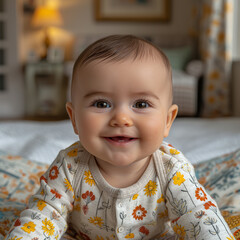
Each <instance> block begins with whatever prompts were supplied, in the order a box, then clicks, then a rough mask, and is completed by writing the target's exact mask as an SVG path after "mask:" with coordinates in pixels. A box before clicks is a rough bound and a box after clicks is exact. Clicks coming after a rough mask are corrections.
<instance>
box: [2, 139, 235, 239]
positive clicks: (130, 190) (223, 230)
mask: <svg viewBox="0 0 240 240" xmlns="http://www.w3.org/2000/svg"><path fill="white" fill-rule="evenodd" d="M68 226H71V228H73V229H74V230H75V231H76V232H77V234H78V235H79V236H80V238H81V239H96V240H104V239H109V240H111V239H136V240H138V239H139V240H140V239H201V240H203V239H207V240H210V239H226V240H227V239H229V240H230V239H234V237H233V236H232V234H231V232H230V229H229V228H228V226H227V224H226V222H225V221H224V219H223V217H222V216H221V214H220V211H219V209H218V207H217V205H216V202H215V201H214V200H213V199H212V198H211V197H210V196H209V195H208V194H207V192H206V191H205V189H204V188H203V187H202V186H201V185H200V184H199V183H198V181H197V179H196V177H195V173H194V169H193V167H192V165H191V164H190V163H189V162H188V161H187V160H186V158H185V157H184V156H183V154H182V153H181V152H179V151H178V150H176V149H175V148H173V147H172V146H171V145H169V144H167V143H163V144H162V145H161V148H160V150H157V151H156V152H155V153H153V155H152V158H151V161H150V163H149V166H148V167H147V169H146V170H145V172H144V174H143V175H142V177H141V178H140V179H139V181H138V182H137V183H135V184H134V185H132V186H130V187H127V188H121V189H119V188H114V187H112V186H110V185H109V184H108V183H107V182H106V181H105V179H104V178H103V177H102V175H101V173H100V171H99V169H98V166H97V164H96V161H95V157H94V156H93V155H91V154H90V153H88V152H87V151H86V150H85V149H84V148H83V147H82V146H81V144H80V142H77V143H75V144H73V145H72V146H70V147H69V148H67V149H65V150H62V151H60V153H59V154H58V156H57V158H56V160H55V161H54V162H53V163H52V165H51V166H50V167H49V169H48V171H47V172H46V173H45V174H44V175H43V176H42V177H41V186H40V189H39V191H38V192H37V193H36V194H35V195H34V196H33V197H32V198H31V200H30V202H29V206H28V208H27V209H26V210H24V211H23V212H22V213H21V216H20V218H19V219H17V220H16V221H15V223H14V225H13V227H12V229H11V230H10V232H9V233H8V235H7V236H6V238H5V239H8V240H11V239H14V240H18V239H24V240H27V239H29V240H30V239H31V240H38V239H49V240H52V239H54V240H57V239H60V238H61V236H62V235H63V234H64V232H65V231H66V229H67V227H68Z"/></svg>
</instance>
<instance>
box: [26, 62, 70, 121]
mask: <svg viewBox="0 0 240 240" xmlns="http://www.w3.org/2000/svg"><path fill="white" fill-rule="evenodd" d="M25 82H26V114H27V116H45V117H51V116H56V117H59V116H63V115H64V114H65V113H66V111H65V102H66V87H65V81H64V64H63V63H50V62H47V61H40V62H37V63H28V64H27V65H26V70H25Z"/></svg>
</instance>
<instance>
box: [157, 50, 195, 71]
mask: <svg viewBox="0 0 240 240" xmlns="http://www.w3.org/2000/svg"><path fill="white" fill-rule="evenodd" d="M161 50H162V51H163V52H164V53H165V54H166V56H167V57H168V59H169V61H170V64H171V66H172V68H173V69H176V70H184V69H185V67H186V64H187V62H188V61H189V60H190V59H191V57H192V47H191V46H183V47H175V48H161Z"/></svg>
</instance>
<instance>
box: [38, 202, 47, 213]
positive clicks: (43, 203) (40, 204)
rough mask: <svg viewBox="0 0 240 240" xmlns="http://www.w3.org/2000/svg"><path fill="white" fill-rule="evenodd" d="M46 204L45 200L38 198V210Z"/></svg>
mask: <svg viewBox="0 0 240 240" xmlns="http://www.w3.org/2000/svg"><path fill="white" fill-rule="evenodd" d="M46 206H47V204H46V202H45V201H43V200H39V201H38V203H37V207H38V210H40V211H42V210H43V209H44V208H45V207H46Z"/></svg>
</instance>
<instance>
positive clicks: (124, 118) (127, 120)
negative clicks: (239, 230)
mask: <svg viewBox="0 0 240 240" xmlns="http://www.w3.org/2000/svg"><path fill="white" fill-rule="evenodd" d="M132 125H133V121H132V119H131V117H130V116H129V115H128V114H125V113H117V114H115V115H114V116H113V117H112V119H111V120H110V126H111V127H131V126H132Z"/></svg>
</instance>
